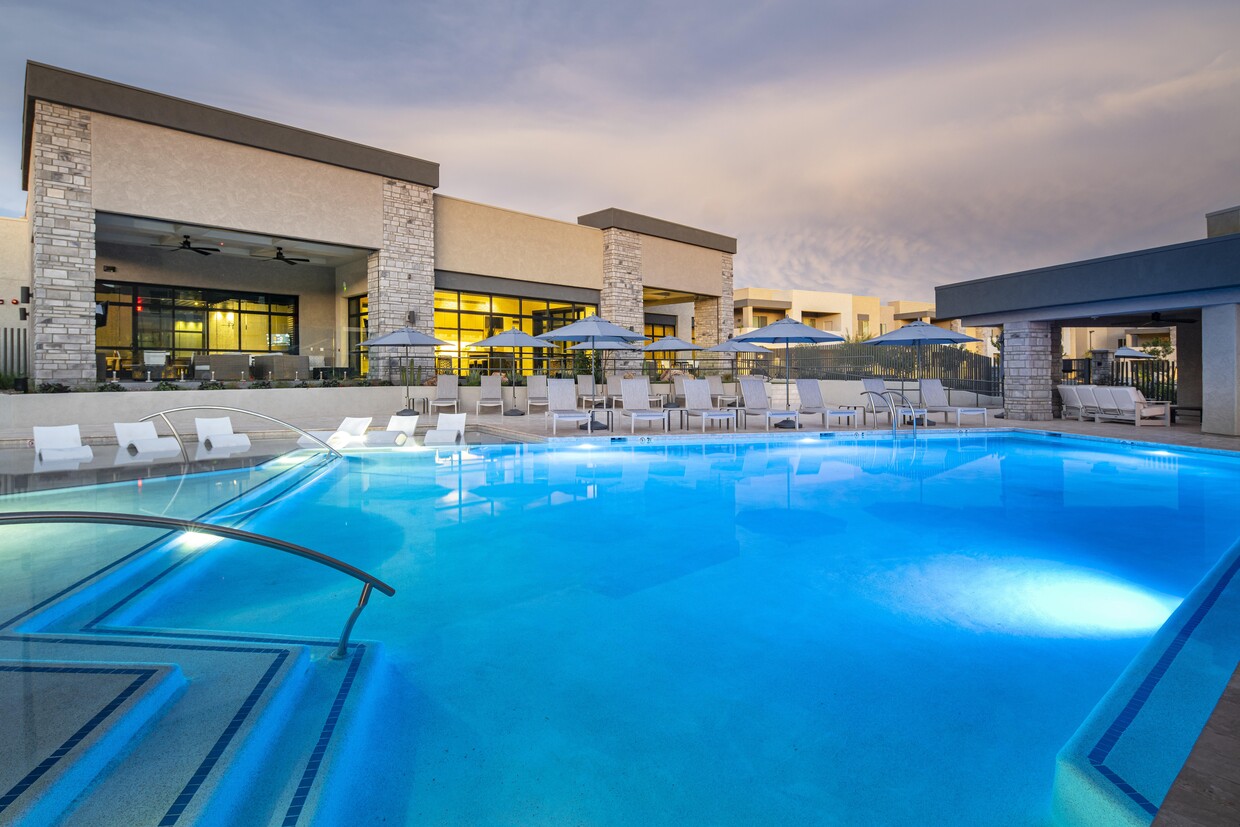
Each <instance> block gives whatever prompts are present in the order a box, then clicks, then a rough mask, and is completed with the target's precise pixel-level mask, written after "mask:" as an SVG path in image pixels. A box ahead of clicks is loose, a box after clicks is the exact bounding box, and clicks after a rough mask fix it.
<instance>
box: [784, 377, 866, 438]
mask: <svg viewBox="0 0 1240 827" xmlns="http://www.w3.org/2000/svg"><path fill="white" fill-rule="evenodd" d="M797 394H798V395H799V396H800V397H801V407H800V409H799V412H800V413H801V415H803V416H821V417H822V427H824V428H830V427H831V420H832V419H833V418H834V419H844V420H848V422H849V423H851V424H852V426H853V427H854V428H855V427H856V426H857V409H856V408H840V407H832V406H830V405H828V404H827V403H826V402H824V401H823V399H822V385H820V384H819V383H818V380H817V379H798V380H797Z"/></svg>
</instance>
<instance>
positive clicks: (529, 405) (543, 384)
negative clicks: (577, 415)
mask: <svg viewBox="0 0 1240 827" xmlns="http://www.w3.org/2000/svg"><path fill="white" fill-rule="evenodd" d="M550 404H551V401H550V400H549V399H548V398H547V377H545V376H542V375H539V376H530V377H528V378H526V380H525V412H526V413H531V412H532V409H533V408H534V407H535V406H537V407H539V408H544V409H545V408H547V407H548V406H549V405H550ZM576 405H577V403H576V400H574V401H573V406H574V407H576Z"/></svg>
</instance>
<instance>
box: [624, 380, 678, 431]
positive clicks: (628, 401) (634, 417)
mask: <svg viewBox="0 0 1240 827" xmlns="http://www.w3.org/2000/svg"><path fill="white" fill-rule="evenodd" d="M620 389H621V391H622V393H623V396H624V415H625V416H627V417H628V418H629V432H630V433H634V434H635V433H637V421H638V420H639V419H640V420H642V421H643V422H659V421H662V423H663V430H664V431H666V430H667V429H668V421H667V414H668V412H667V410H666V409H664V408H658V409H655V408H652V407H650V383H649V381H648V380H647V379H646V378H645V377H644V376H643V377H642V378H641V379H621V380H620Z"/></svg>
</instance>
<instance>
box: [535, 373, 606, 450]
mask: <svg viewBox="0 0 1240 827" xmlns="http://www.w3.org/2000/svg"><path fill="white" fill-rule="evenodd" d="M543 416H544V417H547V416H549V417H551V433H552V435H553V436H554V435H555V433H556V427H557V426H558V425H559V424H560V422H561V421H563V422H585V423H586V430H587V431H593V430H594V414H593V413H592V412H587V411H583V410H581V409H580V408H578V407H577V383H576V382H574V381H573V380H572V379H550V380H548V381H547V412H546V413H545V414H544V415H543Z"/></svg>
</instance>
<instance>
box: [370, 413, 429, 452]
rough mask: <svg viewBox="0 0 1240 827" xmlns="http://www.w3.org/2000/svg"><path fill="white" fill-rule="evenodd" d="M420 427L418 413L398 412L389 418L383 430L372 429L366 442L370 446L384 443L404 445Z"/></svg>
mask: <svg viewBox="0 0 1240 827" xmlns="http://www.w3.org/2000/svg"><path fill="white" fill-rule="evenodd" d="M417 429H418V415H417V414H396V415H394V416H393V417H391V418H390V419H389V420H388V424H387V427H386V428H384V429H383V430H382V431H370V432H369V433H367V434H366V436H365V438H364V442H365V444H366V445H367V446H370V447H375V448H377V447H381V446H384V445H398V446H399V445H404V444H405V443H406V442H408V441H409V440H411V439H413V432H414V431H416V430H417Z"/></svg>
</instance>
